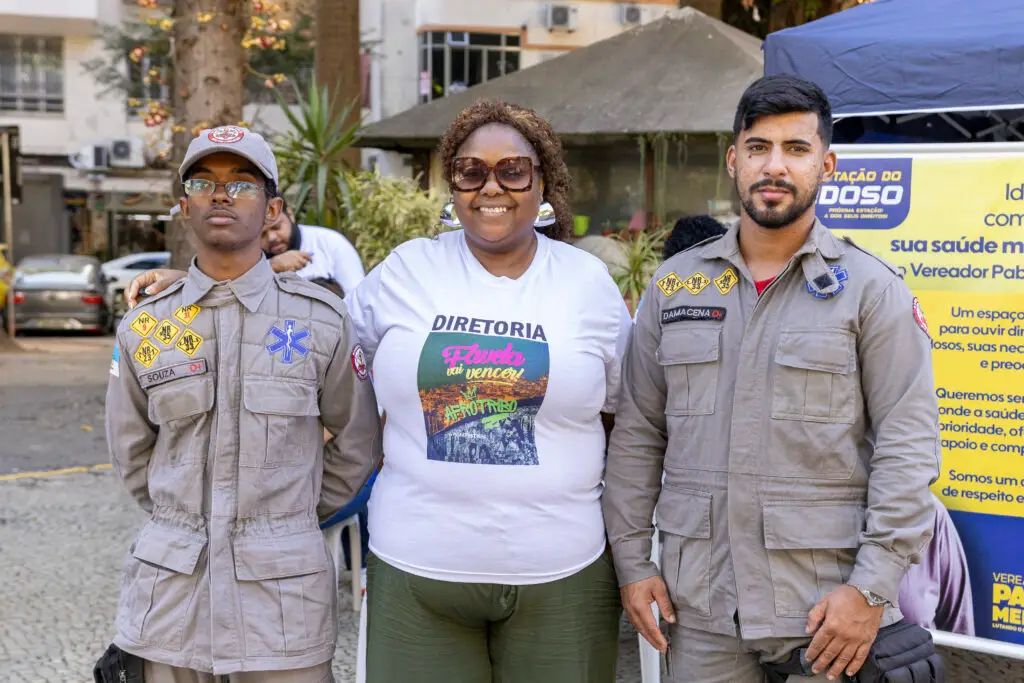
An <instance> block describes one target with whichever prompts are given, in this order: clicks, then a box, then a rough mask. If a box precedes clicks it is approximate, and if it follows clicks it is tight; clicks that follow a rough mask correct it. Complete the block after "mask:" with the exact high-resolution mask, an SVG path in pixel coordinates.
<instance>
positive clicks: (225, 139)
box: [207, 126, 245, 145]
mask: <svg viewBox="0 0 1024 683" xmlns="http://www.w3.org/2000/svg"><path fill="white" fill-rule="evenodd" d="M207 137H209V138H210V142H215V143H217V144H219V145H226V144H231V143H233V142H238V141H239V140H241V139H242V138H244V137H245V131H244V130H242V129H241V128H239V127H237V126H221V127H220V128H214V129H213V130H211V131H210V134H209V135H208V136H207Z"/></svg>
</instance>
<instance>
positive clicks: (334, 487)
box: [107, 259, 382, 674]
mask: <svg viewBox="0 0 1024 683" xmlns="http://www.w3.org/2000/svg"><path fill="white" fill-rule="evenodd" d="M324 427H326V428H327V429H328V430H330V432H331V433H332V434H335V435H336V436H335V437H334V438H333V439H331V440H330V441H329V442H328V443H327V444H326V446H325V445H324V438H323V429H324ZM107 440H108V443H109V444H110V449H111V454H112V458H113V464H114V467H115V469H116V470H117V472H118V474H119V475H120V476H121V478H122V479H123V481H124V484H125V486H126V487H127V489H128V491H129V492H130V493H131V494H132V496H134V498H135V499H136V500H137V501H138V503H139V505H141V506H142V508H143V509H144V510H146V511H147V512H148V513H150V519H149V521H148V523H147V524H146V525H145V526H144V527H143V529H142V530H141V532H140V533H139V535H138V537H137V538H136V540H135V542H134V543H133V544H132V546H131V548H130V550H129V552H128V554H127V555H126V557H125V559H124V563H123V567H122V569H123V581H122V590H121V598H120V602H119V604H118V609H117V635H116V637H115V640H114V642H115V643H116V644H117V645H119V646H120V647H122V648H123V649H125V650H127V651H128V652H132V653H135V654H137V655H139V656H141V657H144V658H145V659H149V660H152V661H156V662H162V663H164V664H169V665H172V666H178V667H185V668H190V669H195V670H199V671H205V672H212V673H215V674H227V673H231V672H237V671H270V670H284V669H300V668H305V667H310V666H315V665H317V664H320V663H322V662H325V661H328V660H330V659H331V657H332V656H333V654H334V648H335V639H336V636H337V605H336V597H337V584H336V579H335V576H334V568H333V567H332V563H331V558H330V556H329V554H328V552H327V548H326V545H325V542H324V538H323V534H322V532H321V531H320V530H319V528H318V521H319V518H321V517H323V516H324V515H328V514H330V513H332V512H334V511H335V510H337V509H338V508H340V507H342V506H343V505H344V504H346V503H347V502H348V501H350V500H351V499H352V498H353V497H355V495H356V493H358V491H359V490H360V489H361V488H362V486H363V485H364V483H365V482H366V481H367V479H368V478H369V476H370V474H371V473H372V471H373V470H374V468H375V467H377V465H378V464H379V462H380V459H381V455H382V453H381V430H380V422H379V419H378V414H377V402H376V399H375V397H374V393H373V388H372V386H371V384H370V382H369V381H368V376H367V370H366V366H365V363H364V362H363V360H362V351H361V349H360V347H359V345H358V341H357V339H356V335H355V333H354V331H353V328H352V325H351V323H350V321H349V319H348V316H347V313H346V310H345V307H344V304H343V303H342V301H341V300H340V299H338V298H337V297H335V296H334V295H333V294H331V293H329V292H327V291H326V290H324V289H323V288H321V287H319V286H317V285H314V284H311V283H308V282H305V281H303V280H300V279H298V278H297V277H295V276H294V275H292V274H286V275H275V274H274V273H273V272H272V271H271V269H270V266H269V264H268V262H267V261H266V260H265V259H263V260H261V261H260V262H259V264H257V265H256V266H255V267H254V268H252V269H251V270H250V271H249V272H248V273H246V274H245V275H243V276H242V277H240V278H238V279H236V280H233V281H230V282H224V283H217V282H214V281H213V280H211V279H210V278H209V277H207V276H206V275H204V274H203V273H202V272H201V271H199V270H198V269H197V268H196V266H195V265H194V264H193V266H192V268H191V270H190V271H189V274H188V277H187V278H185V279H184V280H183V281H181V282H179V283H176V284H175V285H173V286H172V287H170V288H169V289H167V290H166V291H165V292H162V293H161V294H160V295H158V296H155V297H153V298H152V299H149V300H146V301H145V302H143V303H142V304H141V305H140V306H138V307H137V308H136V309H135V311H133V312H132V314H131V315H130V316H128V317H127V318H125V320H124V321H123V323H122V324H121V326H120V328H119V329H118V332H117V346H116V349H115V358H114V362H113V363H112V365H111V378H110V383H109V387H108V391H107Z"/></svg>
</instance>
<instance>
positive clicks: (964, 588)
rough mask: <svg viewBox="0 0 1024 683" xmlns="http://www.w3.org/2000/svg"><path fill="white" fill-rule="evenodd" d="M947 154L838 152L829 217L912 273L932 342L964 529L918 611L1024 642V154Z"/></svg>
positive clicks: (938, 538) (916, 596)
mask: <svg viewBox="0 0 1024 683" xmlns="http://www.w3.org/2000/svg"><path fill="white" fill-rule="evenodd" d="M946 149H948V148H945V149H943V148H941V147H940V146H938V145H936V146H933V147H932V150H933V151H932V152H926V151H920V152H913V153H901V151H900V148H899V147H898V146H892V147H889V148H888V150H887V151H889V152H890V154H889V155H886V156H883V154H881V153H872V154H870V155H867V154H865V155H861V156H857V155H856V153H850V154H844V153H843V152H840V159H839V166H838V169H837V174H836V178H835V180H834V182H831V183H828V184H826V185H825V186H823V187H822V190H821V193H820V194H819V196H818V204H817V214H818V217H819V218H821V220H822V222H824V223H825V225H827V226H828V227H829V228H831V229H833V230H834V231H835V232H837V233H839V234H841V235H843V236H849V237H850V238H851V239H852V240H854V241H855V242H856V243H857V244H858V245H860V246H862V247H865V248H866V249H868V250H870V251H872V252H874V253H875V254H878V255H879V256H881V257H882V258H884V259H886V260H888V261H889V262H890V263H892V264H894V265H896V266H899V267H900V268H901V269H902V271H903V273H904V277H905V280H906V282H907V284H908V285H909V287H910V289H911V290H912V291H913V292H914V294H915V295H916V296H917V297H918V299H919V301H920V304H921V308H922V310H923V313H924V316H925V317H926V319H927V327H928V329H929V333H930V336H931V338H932V353H933V358H934V365H935V387H936V395H937V396H938V402H939V409H940V428H941V434H942V467H941V475H940V477H939V480H938V481H937V482H936V483H935V485H934V487H933V492H934V493H935V495H936V496H938V497H939V499H940V500H941V501H942V502H943V503H944V504H945V507H946V509H947V510H948V511H949V517H950V518H951V520H952V522H953V523H954V525H955V531H953V530H949V529H945V530H943V529H941V528H940V526H939V524H938V522H939V521H941V519H937V526H936V532H935V533H936V535H935V541H933V547H932V548H930V549H929V550H928V553H927V554H926V555H924V556H923V559H922V562H923V563H924V564H925V565H926V567H927V569H926V570H925V571H922V572H920V573H919V574H918V575H916V576H914V577H912V578H910V579H908V581H909V583H908V586H906V587H905V592H906V593H907V595H908V596H910V599H911V602H910V603H908V605H907V607H908V609H909V611H910V612H911V613H916V614H920V613H921V612H922V610H923V611H924V612H926V613H927V614H933V613H934V614H945V613H947V612H950V613H955V614H956V615H957V619H956V620H955V623H951V624H946V625H940V626H938V627H939V628H942V629H944V630H954V631H955V632H957V633H961V634H964V635H979V636H983V637H988V638H993V639H996V640H1003V641H1009V642H1013V643H1019V644H1022V645H1024V519H1021V518H1024V145H1019V146H1016V149H1012V146H1004V147H1003V148H1001V149H999V150H996V149H994V148H990V149H991V150H992V151H991V153H984V152H983V153H980V154H979V153H972V152H974V150H979V151H980V150H982V149H983V147H972V148H971V151H968V152H966V153H963V154H960V155H959V156H958V155H956V154H949V153H946ZM935 150H941V151H940V152H939V153H935ZM908 315H910V311H908ZM943 514H945V513H943ZM940 517H942V515H940ZM936 544H938V545H936ZM956 567H961V568H960V569H956ZM911 574H913V572H911ZM911 574H908V577H910V576H911ZM968 576H969V581H965V579H967V577H968ZM958 580H959V581H960V583H959V584H957V581H958ZM932 581H935V582H936V583H935V584H934V585H932V583H931V582H932ZM918 584H920V585H918ZM957 586H959V588H958V587H957ZM903 592H904V591H901V603H900V604H901V608H902V607H903V606H904V603H903V595H902V593H903ZM921 596H939V598H938V599H939V602H940V603H942V604H941V605H933V604H932V602H931V601H930V600H931V599H930V598H927V597H921ZM922 605H929V608H928V609H924V608H923V607H922ZM915 610H916V612H915ZM972 610H973V614H972ZM925 621H926V623H928V622H927V619H926V620H925ZM936 623H937V622H936Z"/></svg>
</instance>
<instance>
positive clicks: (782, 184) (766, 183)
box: [750, 179, 796, 195]
mask: <svg viewBox="0 0 1024 683" xmlns="http://www.w3.org/2000/svg"><path fill="white" fill-rule="evenodd" d="M764 187H778V188H780V189H783V190H786V191H788V192H791V193H792V194H794V195H795V194H796V186H795V185H790V184H789V183H787V182H786V181H785V180H771V179H766V180H759V181H757V182H756V183H754V184H753V185H751V186H750V191H751V192H757V191H758V190H760V189H761V188H764Z"/></svg>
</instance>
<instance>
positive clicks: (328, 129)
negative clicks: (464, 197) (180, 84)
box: [274, 87, 444, 270]
mask: <svg viewBox="0 0 1024 683" xmlns="http://www.w3.org/2000/svg"><path fill="white" fill-rule="evenodd" d="M294 91H295V93H294V94H295V101H296V103H297V104H296V106H295V107H294V109H293V110H291V111H290V110H289V109H287V108H285V110H284V111H285V112H286V114H287V116H288V119H289V123H290V124H291V126H292V130H290V131H289V132H288V133H286V134H284V135H281V136H278V137H277V139H276V141H275V149H274V154H275V155H276V156H277V167H278V174H279V177H280V188H281V191H282V193H283V194H285V196H286V197H287V198H288V201H289V204H290V206H292V207H293V209H294V211H295V217H296V219H297V220H298V221H299V222H300V223H303V224H307V225H320V226H324V227H328V228H333V229H335V230H339V231H340V232H342V233H344V234H345V235H346V236H347V237H348V238H349V240H350V241H351V242H352V244H353V245H354V246H355V248H356V251H358V252H359V256H360V257H361V258H362V260H363V265H364V267H365V268H366V269H367V270H370V269H371V268H373V267H374V266H376V265H377V264H378V263H380V262H381V261H383V260H384V258H385V257H386V256H387V255H388V254H390V253H391V251H392V250H393V249H394V248H395V247H397V246H398V245H400V244H402V243H403V242H407V241H408V240H411V239H414V238H416V237H424V236H431V235H436V234H437V233H438V232H440V230H441V224H440V222H439V220H438V217H439V215H440V213H441V207H442V205H443V203H444V202H443V201H442V199H441V197H439V196H437V195H434V194H431V193H427V192H424V191H423V190H421V189H420V187H419V182H418V179H415V180H414V179H409V178H400V177H393V176H383V175H381V174H380V173H377V172H375V171H363V170H360V169H351V168H348V167H347V166H346V165H345V162H344V161H343V160H342V158H341V152H343V151H344V150H345V149H347V148H348V147H349V146H351V145H352V143H353V141H354V140H355V137H356V132H357V131H358V128H359V123H356V124H354V125H346V124H345V121H346V119H347V118H348V115H349V108H343V109H342V110H341V111H339V112H337V113H336V114H334V115H333V116H332V115H331V111H332V108H333V107H332V104H333V103H332V101H331V99H330V97H329V95H328V91H327V89H326V88H315V87H311V88H308V89H307V90H306V92H305V93H303V92H301V91H300V90H299V89H298V88H294ZM352 106H358V103H353V105H352Z"/></svg>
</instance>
